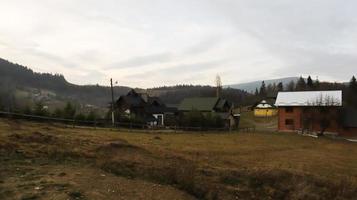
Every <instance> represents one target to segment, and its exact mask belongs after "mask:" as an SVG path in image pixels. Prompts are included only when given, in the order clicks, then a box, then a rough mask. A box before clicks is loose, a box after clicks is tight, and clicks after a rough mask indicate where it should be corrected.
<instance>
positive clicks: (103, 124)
mask: <svg viewBox="0 0 357 200" xmlns="http://www.w3.org/2000/svg"><path fill="white" fill-rule="evenodd" d="M0 117H2V118H9V119H22V120H28V121H36V122H48V123H49V122H51V123H62V124H64V125H66V126H71V127H73V128H74V127H93V128H114V129H127V130H133V129H135V130H153V131H154V130H172V131H175V132H176V131H219V132H224V131H231V130H234V131H244V132H251V131H255V128H254V127H244V128H235V129H229V128H213V127H182V126H150V125H147V124H139V123H130V122H115V124H114V126H113V124H112V122H111V121H110V120H105V119H98V120H95V121H86V120H76V119H65V118H57V117H48V116H39V115H29V114H22V113H14V112H6V111H0Z"/></svg>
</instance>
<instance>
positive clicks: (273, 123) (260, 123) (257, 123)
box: [240, 111, 278, 131]
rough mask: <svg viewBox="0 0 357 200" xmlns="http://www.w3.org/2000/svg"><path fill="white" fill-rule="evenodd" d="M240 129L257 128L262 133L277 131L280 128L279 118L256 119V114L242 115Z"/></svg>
mask: <svg viewBox="0 0 357 200" xmlns="http://www.w3.org/2000/svg"><path fill="white" fill-rule="evenodd" d="M240 127H255V128H256V129H257V130H260V131H276V130H277V128H278V117H277V116H274V117H255V116H254V112H253V111H250V112H243V113H241V121H240Z"/></svg>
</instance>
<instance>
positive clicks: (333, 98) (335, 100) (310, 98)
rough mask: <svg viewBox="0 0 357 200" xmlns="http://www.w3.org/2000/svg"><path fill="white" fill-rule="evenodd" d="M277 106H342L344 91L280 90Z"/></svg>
mask: <svg viewBox="0 0 357 200" xmlns="http://www.w3.org/2000/svg"><path fill="white" fill-rule="evenodd" d="M275 106H342V91H341V90H331V91H298V92H279V93H278V97H277V99H276V102H275Z"/></svg>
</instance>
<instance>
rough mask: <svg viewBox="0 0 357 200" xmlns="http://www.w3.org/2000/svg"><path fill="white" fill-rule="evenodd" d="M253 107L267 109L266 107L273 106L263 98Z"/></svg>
mask: <svg viewBox="0 0 357 200" xmlns="http://www.w3.org/2000/svg"><path fill="white" fill-rule="evenodd" d="M255 108H260V109H267V108H273V106H272V105H270V104H268V103H267V101H265V100H263V101H261V102H260V103H259V104H258V105H257V106H255Z"/></svg>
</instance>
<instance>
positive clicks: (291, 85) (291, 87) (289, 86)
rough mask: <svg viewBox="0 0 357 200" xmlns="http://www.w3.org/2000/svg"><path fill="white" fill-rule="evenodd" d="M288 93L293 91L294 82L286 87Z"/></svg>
mask: <svg viewBox="0 0 357 200" xmlns="http://www.w3.org/2000/svg"><path fill="white" fill-rule="evenodd" d="M287 90H288V91H294V90H295V82H294V81H290V82H289V84H288V87H287Z"/></svg>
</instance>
